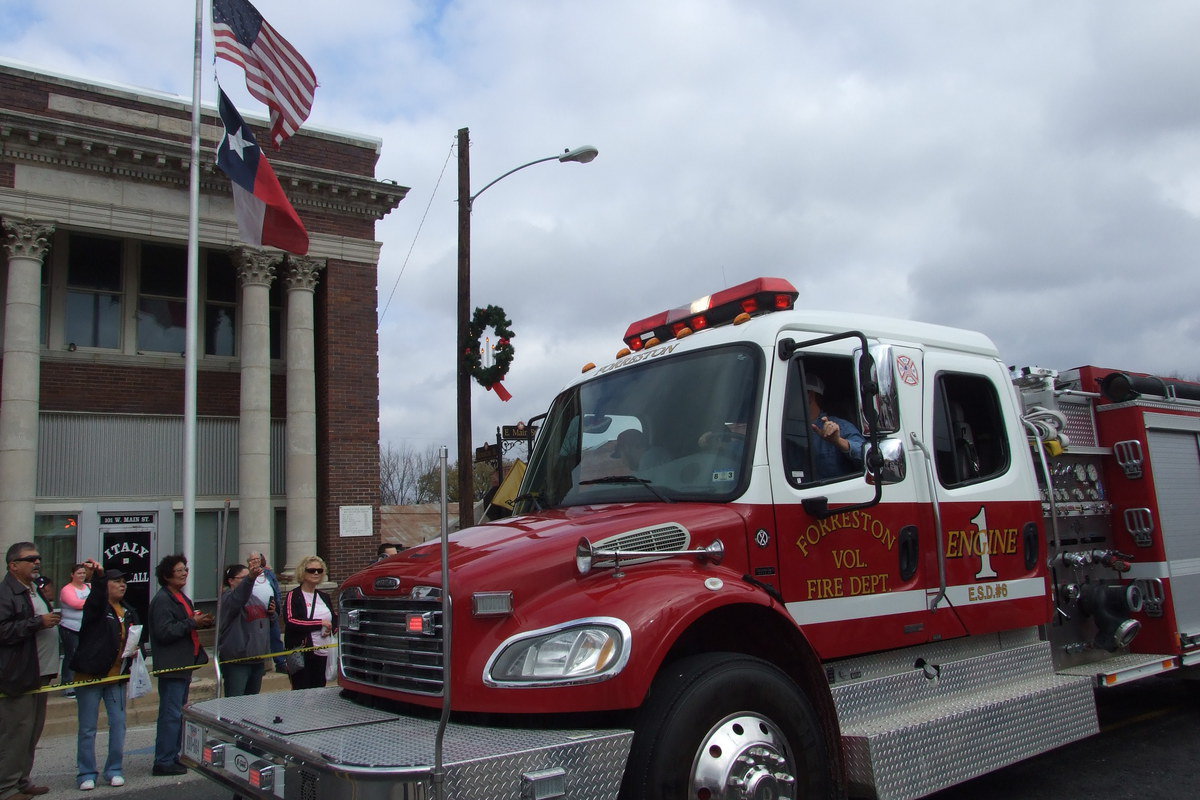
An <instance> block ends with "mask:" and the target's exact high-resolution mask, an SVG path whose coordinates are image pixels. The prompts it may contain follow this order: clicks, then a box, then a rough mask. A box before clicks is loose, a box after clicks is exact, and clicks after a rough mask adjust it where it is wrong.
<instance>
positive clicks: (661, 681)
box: [621, 653, 831, 800]
mask: <svg viewBox="0 0 1200 800" xmlns="http://www.w3.org/2000/svg"><path fill="white" fill-rule="evenodd" d="M824 742H825V739H824V737H823V736H822V735H821V731H820V725H819V724H818V721H817V716H816V714H815V713H814V712H813V709H812V706H811V705H810V704H809V702H808V700H807V698H805V696H804V695H803V693H802V692H801V691H800V690H799V689H798V688H797V687H796V685H795V684H794V683H793V682H792V681H791V680H790V679H789V678H788V677H787V676H786V675H784V674H783V672H781V671H780V670H779V669H777V668H776V667H774V666H773V665H771V664H769V663H767V662H766V661H762V660H760V659H757V658H752V657H750V656H743V655H739V654H735V653H707V654H704V655H698V656H690V657H688V658H685V659H682V660H680V661H678V662H675V663H674V664H671V665H669V666H668V667H665V668H664V670H663V672H662V674H660V675H659V676H658V678H657V679H655V682H654V686H653V687H652V689H651V691H650V696H649V698H648V699H647V701H646V704H645V706H643V708H642V709H641V711H640V712H639V713H638V721H637V723H636V727H635V731H634V737H633V747H632V750H631V752H630V756H629V763H628V765H627V767H626V769H625V777H624V779H623V781H622V784H621V800H733V799H734V798H739V799H740V798H743V797H750V798H760V797H762V798H768V797H769V798H780V800H783V798H791V799H792V800H800V799H801V798H803V799H804V800H825V798H828V797H830V791H831V790H830V783H831V782H830V780H829V774H828V773H829V757H828V754H827V753H826V752H825V744H824ZM739 757H740V758H739Z"/></svg>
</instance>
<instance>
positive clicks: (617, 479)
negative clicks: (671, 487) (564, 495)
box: [579, 475, 675, 503]
mask: <svg viewBox="0 0 1200 800" xmlns="http://www.w3.org/2000/svg"><path fill="white" fill-rule="evenodd" d="M594 483H608V484H621V483H637V484H640V485H642V486H645V487H646V489H648V490H649V491H650V494H652V495H654V496H655V497H657V498H658V499H659V500H661V501H662V502H664V503H674V502H675V501H674V500H672V499H671V498H669V497H667V496H666V495H664V494H663V493H662V492H660V491H658V489H655V488H654V484H653V483H651V482H650V481H649V480H648V479H646V478H639V477H638V476H636V475H606V476H605V477H603V478H593V479H591V480H587V481H580V482H579V485H580V486H590V485H592V484H594Z"/></svg>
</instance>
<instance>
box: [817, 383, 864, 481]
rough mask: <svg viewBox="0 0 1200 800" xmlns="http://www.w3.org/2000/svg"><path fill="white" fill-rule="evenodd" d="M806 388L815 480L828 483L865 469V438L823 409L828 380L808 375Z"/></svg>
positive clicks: (839, 418) (850, 425)
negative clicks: (822, 404)
mask: <svg viewBox="0 0 1200 800" xmlns="http://www.w3.org/2000/svg"><path fill="white" fill-rule="evenodd" d="M804 389H805V391H806V392H807V394H808V418H809V419H811V420H813V422H812V425H811V427H812V430H813V434H814V435H813V436H812V437H810V438H811V439H812V449H813V450H812V458H813V471H814V472H815V473H816V475H814V476H813V478H814V480H819V481H821V480H827V479H829V478H836V477H838V476H840V475H849V474H853V473H856V472H862V470H863V446H864V445H865V444H866V439H865V438H864V437H863V435H862V431H860V430H859V429H858V428H857V427H856V426H855V425H854V423H852V422H850V421H848V420H844V419H842V418H841V417H835V416H833V415H831V414H826V413H825V412H824V411H822V410H821V401H822V399H823V397H822V396H823V395H824V394H825V381H823V380H821V377H820V376H819V375H814V374H812V373H806V374H805V376H804Z"/></svg>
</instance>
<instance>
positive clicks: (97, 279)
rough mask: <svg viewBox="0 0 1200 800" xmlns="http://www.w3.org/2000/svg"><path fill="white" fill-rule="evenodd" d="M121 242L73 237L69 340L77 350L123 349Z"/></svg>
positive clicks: (68, 315)
mask: <svg viewBox="0 0 1200 800" xmlns="http://www.w3.org/2000/svg"><path fill="white" fill-rule="evenodd" d="M121 250H122V242H121V240H120V239H105V238H102V237H99V236H81V235H77V234H75V235H72V236H71V239H70V252H69V253H68V258H67V308H66V314H67V319H66V335H67V341H68V342H69V343H70V344H73V345H75V346H76V347H97V348H106V349H110V350H116V349H118V348H120V346H121Z"/></svg>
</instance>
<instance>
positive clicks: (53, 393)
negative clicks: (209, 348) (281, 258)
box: [41, 360, 287, 418]
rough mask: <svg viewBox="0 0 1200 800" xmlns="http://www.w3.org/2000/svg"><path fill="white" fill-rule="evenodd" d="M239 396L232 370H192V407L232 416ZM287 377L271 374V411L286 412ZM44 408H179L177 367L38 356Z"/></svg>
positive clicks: (107, 411)
mask: <svg viewBox="0 0 1200 800" xmlns="http://www.w3.org/2000/svg"><path fill="white" fill-rule="evenodd" d="M240 397H241V376H240V375H239V374H238V373H237V372H207V371H204V370H199V371H198V372H197V374H196V413H197V414H199V415H200V416H202V417H236V416H237V415H238V413H239V403H240V402H241V401H240ZM286 397H287V378H286V376H285V375H283V374H278V375H272V376H271V414H272V416H274V417H279V418H283V417H286V416H287V400H286ZM41 407H42V409H43V410H45V411H85V412H92V413H98V414H182V413H183V368H182V367H178V368H174V367H149V366H147V367H139V366H133V365H131V366H121V365H113V364H93V363H71V362H66V361H46V360H43V361H42V379H41Z"/></svg>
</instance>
